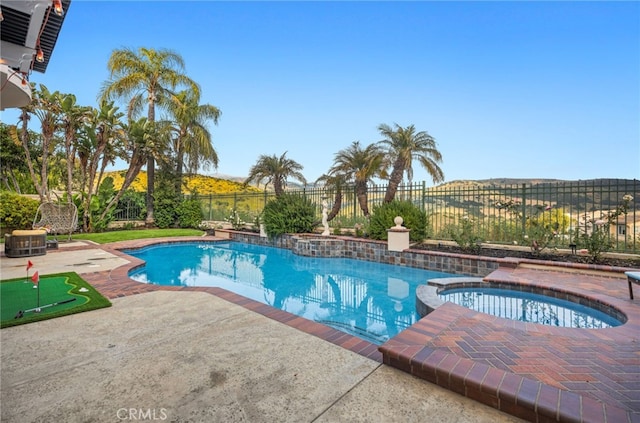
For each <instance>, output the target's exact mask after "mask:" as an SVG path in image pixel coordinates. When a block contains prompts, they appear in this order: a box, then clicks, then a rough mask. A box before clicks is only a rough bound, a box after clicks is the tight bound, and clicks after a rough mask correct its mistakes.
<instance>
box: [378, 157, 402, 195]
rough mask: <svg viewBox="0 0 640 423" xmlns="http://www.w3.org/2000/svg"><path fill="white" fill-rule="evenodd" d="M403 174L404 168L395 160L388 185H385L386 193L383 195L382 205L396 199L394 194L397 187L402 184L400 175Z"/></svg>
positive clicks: (399, 160) (399, 161) (400, 162)
mask: <svg viewBox="0 0 640 423" xmlns="http://www.w3.org/2000/svg"><path fill="white" fill-rule="evenodd" d="M403 173H404V166H403V163H402V160H401V159H400V158H397V159H396V161H395V163H394V164H393V171H392V172H391V177H390V178H389V185H387V192H386V193H385V194H384V200H383V202H384V203H390V202H392V201H393V200H394V199H395V198H396V192H397V191H398V186H399V185H400V183H401V182H402V174H403Z"/></svg>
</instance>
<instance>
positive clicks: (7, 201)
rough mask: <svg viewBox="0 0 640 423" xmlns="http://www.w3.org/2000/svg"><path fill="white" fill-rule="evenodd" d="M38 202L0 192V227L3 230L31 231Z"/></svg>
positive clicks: (10, 193)
mask: <svg viewBox="0 0 640 423" xmlns="http://www.w3.org/2000/svg"><path fill="white" fill-rule="evenodd" d="M39 205H40V202H39V201H38V200H33V199H31V198H29V197H23V196H21V195H18V194H15V193H12V192H8V191H2V192H0V225H1V226H2V227H3V228H13V229H31V225H33V219H34V218H35V216H36V212H37V211H38V206H39Z"/></svg>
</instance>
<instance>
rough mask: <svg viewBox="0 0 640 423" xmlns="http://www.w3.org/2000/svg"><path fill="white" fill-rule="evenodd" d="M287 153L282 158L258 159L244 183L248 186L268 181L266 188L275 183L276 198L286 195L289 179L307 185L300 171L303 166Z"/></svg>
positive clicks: (263, 156)
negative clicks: (285, 189)
mask: <svg viewBox="0 0 640 423" xmlns="http://www.w3.org/2000/svg"><path fill="white" fill-rule="evenodd" d="M286 155H287V152H286V151H285V152H284V153H283V154H282V156H280V157H277V156H276V155H275V154H274V155H273V156H266V155H264V154H263V155H261V156H260V157H259V158H258V161H257V162H256V164H254V165H253V166H251V169H250V170H249V176H248V177H247V179H245V181H244V183H245V184H248V183H249V182H251V181H255V182H256V183H258V184H260V182H262V181H264V180H266V182H265V187H266V186H267V185H269V184H270V183H273V190H274V191H275V193H276V197H279V196H280V195H282V194H283V193H284V188H285V187H286V186H287V179H288V178H290V177H291V178H294V179H296V180H298V181H300V182H302V183H303V184H306V183H307V180H306V179H305V178H304V176H303V175H302V173H300V171H301V170H302V165H301V164H300V163H298V162H296V161H294V160H291V159H288V158H287V157H286Z"/></svg>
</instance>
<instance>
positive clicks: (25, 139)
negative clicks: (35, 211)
mask: <svg viewBox="0 0 640 423" xmlns="http://www.w3.org/2000/svg"><path fill="white" fill-rule="evenodd" d="M20 121H21V122H22V130H21V131H22V132H21V133H20V143H21V144H22V148H23V149H24V155H25V157H26V159H27V167H28V168H29V175H30V176H31V181H32V182H33V186H34V187H35V189H36V192H37V193H38V196H39V197H40V202H42V201H44V197H45V196H44V193H43V192H42V187H41V186H40V183H39V182H38V178H37V176H36V171H35V168H34V166H33V161H32V160H31V153H30V152H29V129H28V122H29V114H28V113H27V112H26V110H23V111H22V113H21V114H20ZM16 135H17V133H16Z"/></svg>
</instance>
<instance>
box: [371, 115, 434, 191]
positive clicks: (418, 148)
mask: <svg viewBox="0 0 640 423" xmlns="http://www.w3.org/2000/svg"><path fill="white" fill-rule="evenodd" d="M394 125H395V129H393V128H391V127H390V126H389V125H385V124H381V125H380V126H378V131H380V133H381V134H382V135H383V136H384V137H385V138H384V139H383V140H382V141H380V142H379V144H380V145H381V146H382V148H384V149H385V151H386V153H387V155H388V156H389V157H390V160H391V161H392V162H393V168H392V171H391V176H390V177H389V185H387V192H386V194H385V196H384V202H385V203H389V202H391V201H393V199H394V198H395V196H396V192H397V190H398V186H399V185H400V183H401V182H402V178H403V176H404V173H405V172H406V173H407V179H408V180H409V184H411V181H412V180H413V168H412V166H411V165H412V163H413V161H414V160H418V162H420V164H421V165H422V167H424V168H425V169H426V170H427V172H429V175H431V177H432V178H433V182H434V183H438V182H442V181H444V173H443V172H442V169H440V167H439V166H438V163H440V162H441V161H442V155H441V154H440V152H439V151H438V149H437V148H436V141H435V139H434V138H433V137H432V136H431V135H429V134H428V133H427V132H425V131H420V132H417V133H416V128H415V126H414V125H409V126H407V127H406V128H403V127H401V126H400V125H398V124H397V123H396V124H394Z"/></svg>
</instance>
